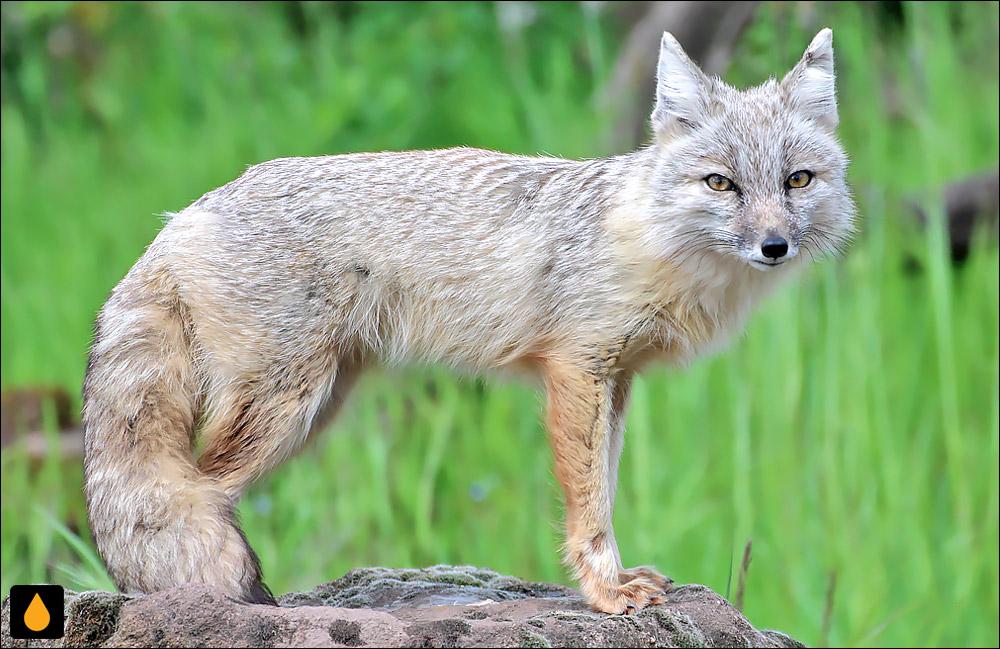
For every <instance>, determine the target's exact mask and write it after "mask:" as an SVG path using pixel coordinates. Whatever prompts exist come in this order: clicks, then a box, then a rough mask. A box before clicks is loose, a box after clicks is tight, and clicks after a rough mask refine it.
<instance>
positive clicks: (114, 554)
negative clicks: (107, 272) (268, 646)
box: [83, 261, 274, 603]
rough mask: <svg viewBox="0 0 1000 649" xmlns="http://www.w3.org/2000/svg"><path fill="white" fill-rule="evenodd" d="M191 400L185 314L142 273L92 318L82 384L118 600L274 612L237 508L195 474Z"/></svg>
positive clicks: (95, 511) (194, 394)
mask: <svg viewBox="0 0 1000 649" xmlns="http://www.w3.org/2000/svg"><path fill="white" fill-rule="evenodd" d="M200 393H201V381H200V380H199V377H198V376H197V370H196V364H195V362H194V349H193V345H192V342H191V327H190V320H189V318H188V313H187V310H186V307H185V305H184V304H183V303H182V302H181V300H180V299H179V297H178V296H177V293H176V291H175V290H174V289H173V287H172V285H171V282H170V281H169V278H168V277H167V274H166V273H165V272H155V271H153V270H151V268H150V265H149V264H148V263H147V264H145V265H144V264H143V262H142V261H140V263H139V264H137V265H136V267H135V268H133V270H132V272H130V273H129V275H128V276H127V277H126V278H125V279H124V280H122V282H121V283H120V284H119V285H118V286H117V287H116V288H115V290H114V292H113V293H112V294H111V297H110V298H109V299H108V302H107V303H106V304H105V305H104V308H103V309H102V311H101V314H100V316H99V317H98V320H97V324H96V326H95V337H94V342H93V346H92V348H91V353H90V360H89V362H88V365H87V375H86V378H85V380H84V386H83V400H84V406H83V423H84V430H85V466H86V493H87V508H88V518H89V520H90V529H91V532H92V533H93V536H94V539H95V540H96V542H97V547H98V550H99V551H100V553H101V556H102V557H103V558H104V562H105V563H106V564H107V567H108V570H109V571H110V573H111V576H112V578H113V579H114V581H115V583H116V584H117V586H118V587H119V588H120V589H121V590H122V591H123V592H126V593H149V592H153V591H157V590H163V589H165V588H170V587H173V586H178V585H181V584H186V583H206V584H211V585H213V586H216V587H218V588H220V589H222V590H223V592H225V593H226V594H227V595H229V596H231V597H234V598H237V599H240V600H243V601H247V602H258V603H274V599H273V597H272V596H271V594H270V592H268V590H267V588H266V586H264V585H263V583H262V582H261V574H260V562H259V560H258V559H257V555H256V554H255V553H254V552H253V550H252V549H251V548H250V546H249V544H248V543H247V540H246V537H245V536H244V535H243V532H242V530H240V528H239V527H238V525H237V524H236V518H235V506H236V503H234V502H232V501H231V499H230V498H229V497H228V496H227V495H226V494H225V493H224V492H223V491H222V490H221V489H219V488H218V487H217V486H216V485H215V484H214V480H213V479H212V478H210V477H208V476H205V475H203V474H202V473H201V472H199V471H198V468H197V467H196V465H195V461H194V457H193V453H192V448H191V446H192V434H193V428H194V424H195V420H196V419H197V416H198V410H199V399H200V397H199V394H200Z"/></svg>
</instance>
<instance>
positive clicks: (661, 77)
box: [650, 32, 710, 141]
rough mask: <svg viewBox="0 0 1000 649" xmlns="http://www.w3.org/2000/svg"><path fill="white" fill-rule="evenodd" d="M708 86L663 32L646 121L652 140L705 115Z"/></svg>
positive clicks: (690, 61)
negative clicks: (652, 104)
mask: <svg viewBox="0 0 1000 649" xmlns="http://www.w3.org/2000/svg"><path fill="white" fill-rule="evenodd" d="M709 88H710V83H709V80H708V78H707V77H706V76H705V73H704V72H702V71H701V69H700V68H699V67H698V66H697V65H696V64H695V63H694V61H692V60H691V59H690V58H688V55H687V54H685V53H684V50H683V49H682V48H681V44H680V43H678V42H677V39H676V38H674V37H673V35H671V34H670V32H663V40H662V41H660V61H659V63H658V64H657V66H656V107H655V108H653V114H652V116H651V117H650V121H651V122H652V125H653V133H654V134H655V135H656V139H657V140H659V141H663V140H665V139H669V137H670V136H671V135H673V134H674V133H677V132H679V131H682V130H684V129H687V128H691V127H692V126H694V125H695V124H696V123H697V120H698V119H699V118H700V116H702V115H704V114H705V107H706V105H707V103H708V94H709Z"/></svg>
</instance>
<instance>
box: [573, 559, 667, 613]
mask: <svg viewBox="0 0 1000 649" xmlns="http://www.w3.org/2000/svg"><path fill="white" fill-rule="evenodd" d="M618 578H619V581H620V582H621V583H620V584H619V585H618V586H611V587H608V588H602V589H600V590H599V592H598V594H597V595H596V596H595V597H592V598H590V606H591V607H592V608H593V609H594V610H597V611H601V612H603V613H611V614H612V615H633V614H635V613H638V612H639V611H641V610H642V609H644V608H645V607H646V606H649V605H652V606H656V605H658V604H663V603H664V601H665V599H664V595H666V593H667V591H668V590H669V589H670V585H671V584H672V583H673V580H672V579H670V578H669V577H664V576H663V575H661V574H660V573H659V572H657V571H656V570H654V569H653V568H650V567H647V566H642V567H639V568H631V569H629V570H620V571H619V572H618Z"/></svg>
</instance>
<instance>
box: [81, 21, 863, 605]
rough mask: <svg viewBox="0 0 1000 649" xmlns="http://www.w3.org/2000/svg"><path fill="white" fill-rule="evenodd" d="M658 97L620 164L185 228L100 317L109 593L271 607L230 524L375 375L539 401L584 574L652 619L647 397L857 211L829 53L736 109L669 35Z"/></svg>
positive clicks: (573, 552)
mask: <svg viewBox="0 0 1000 649" xmlns="http://www.w3.org/2000/svg"><path fill="white" fill-rule="evenodd" d="M657 79H658V83H657V97H656V107H655V109H654V111H653V114H652V127H653V134H654V138H653V142H652V144H651V145H650V146H648V147H646V148H643V149H641V150H638V151H635V152H633V153H629V154H626V155H621V156H617V157H612V158H607V159H598V160H587V161H573V160H562V159H558V158H533V157H524V156H514V155H506V154H503V153H495V152H491V151H481V150H476V149H468V148H459V149H448V150H437V151H410V152H404V153H361V154H351V155H338V156H329V157H319V158H286V159H280V160H272V161H270V162H265V163H263V164H259V165H256V166H254V167H251V168H250V169H248V170H247V171H246V173H244V174H243V175H242V176H241V177H240V178H238V179H237V180H235V181H233V182H231V183H229V184H228V185H225V186H224V187H221V188H219V189H216V190H214V191H211V192H209V193H208V194H206V195H205V196H203V197H202V198H200V199H199V200H198V201H196V202H195V203H194V204H192V205H191V206H189V207H188V208H186V209H184V210H183V211H182V212H180V213H179V214H176V215H174V216H173V217H172V218H171V219H170V221H169V222H168V223H167V224H166V226H165V227H164V228H163V230H162V231H161V232H160V234H159V235H158V236H157V237H156V239H155V240H154V241H153V243H152V244H151V245H150V246H149V248H148V249H147V251H146V253H145V254H144V255H143V256H142V258H141V259H140V260H139V261H138V262H137V263H136V264H135V266H134V267H133V268H132V269H131V271H130V272H129V273H128V275H127V276H126V277H125V278H124V279H123V280H122V281H121V283H119V284H118V286H116V287H115V289H114V290H113V291H112V293H111V296H110V297H109V299H108V301H107V303H106V304H105V305H104V307H103V309H102V311H101V313H100V316H99V317H98V320H97V324H96V327H95V329H96V330H95V337H94V343H93V348H92V350H91V355H90V362H89V364H88V369H87V375H86V379H85V381H84V413H83V415H84V425H85V428H86V492H87V502H88V507H89V516H90V524H91V530H92V532H93V534H94V538H95V539H96V541H97V546H98V548H99V550H100V552H101V555H102V556H103V557H104V560H105V562H106V563H107V566H108V568H109V570H110V573H111V575H112V576H113V578H114V580H115V582H116V583H117V585H118V586H119V588H121V589H122V590H123V591H126V592H129V593H146V592H151V591H156V590H160V589H164V588H168V587H172V586H176V585H179V584H184V583H188V582H204V583H208V584H212V585H214V586H217V587H218V588H220V589H222V590H223V591H224V592H226V593H227V594H229V595H231V596H232V597H235V598H239V599H241V600H244V601H250V602H273V598H272V597H271V595H270V593H269V592H268V591H267V589H266V587H265V586H264V585H263V583H262V581H261V571H260V564H259V562H258V560H257V557H256V555H255V554H254V553H253V550H252V549H251V548H250V546H249V544H248V543H247V540H246V538H245V537H244V535H243V533H242V531H241V530H240V528H239V526H238V524H237V521H236V518H235V508H236V504H237V502H238V501H239V499H240V498H241V496H242V495H243V493H244V491H245V490H246V488H247V486H248V485H249V484H251V483H252V482H253V481H254V480H256V479H257V478H259V477H260V476H261V475H263V474H264V473H266V472H267V471H269V470H270V469H272V468H274V467H276V466H277V465H279V464H281V463H282V462H283V461H284V460H285V459H287V458H288V457H289V456H290V455H291V454H292V453H294V452H295V451H296V449H298V448H299V447H301V446H302V444H303V443H304V442H305V441H306V440H307V439H308V438H309V436H310V435H311V434H312V433H313V432H314V431H317V430H320V429H322V428H323V427H324V425H325V424H326V423H328V422H329V420H330V419H331V418H332V417H333V416H334V415H335V414H336V411H337V409H338V407H339V406H340V405H341V404H342V403H343V401H344V399H345V397H346V395H347V392H348V390H349V389H350V387H351V384H352V383H353V382H354V380H355V379H356V378H357V376H358V375H359V373H360V372H361V371H362V370H363V369H364V368H365V367H368V366H370V365H372V364H373V363H377V362H387V363H400V362H404V361H414V360H416V361H423V362H440V363H446V364H450V365H452V366H455V367H459V368H463V369H464V370H468V371H472V372H481V371H503V370H510V371H514V372H522V373H528V374H532V375H535V376H539V377H540V378H541V379H542V381H543V383H544V385H545V387H546V391H547V394H548V398H547V428H548V433H549V439H550V443H551V446H552V449H553V451H554V454H555V474H556V477H557V479H558V480H559V482H560V483H561V485H562V487H563V488H564V491H565V504H566V528H567V540H566V546H565V554H566V560H567V563H568V565H569V566H570V567H571V568H572V570H573V573H574V576H575V577H576V579H577V580H578V582H579V584H580V586H581V588H582V590H583V592H584V594H585V595H586V597H587V599H588V601H589V602H590V604H591V605H592V606H593V607H594V608H595V609H597V610H600V611H606V612H609V613H622V612H628V611H635V610H639V609H641V608H642V607H643V606H645V605H647V604H650V603H657V602H659V601H660V600H661V596H662V593H663V592H664V591H665V589H666V588H668V586H669V583H670V582H669V580H668V579H666V578H665V577H663V576H662V575H660V573H658V572H657V571H656V570H654V569H652V568H634V569H631V570H626V569H625V568H624V567H623V565H622V562H621V558H620V557H619V554H618V546H617V543H616V542H615V534H614V530H613V529H612V523H611V518H612V510H613V507H614V499H615V490H616V486H617V470H618V458H619V454H620V452H621V448H622V443H623V435H624V420H625V410H626V406H627V403H628V396H629V386H630V384H631V381H632V378H633V376H634V375H635V372H636V371H638V370H639V369H640V368H641V366H643V365H644V364H645V363H646V362H648V361H650V360H653V359H661V360H664V361H667V362H671V363H685V362H687V361H689V360H690V359H692V358H694V357H695V356H697V355H699V354H703V353H706V352H708V351H710V350H712V349H715V348H718V347H719V346H720V345H722V344H724V343H725V341H726V340H727V339H729V338H730V337H731V336H732V335H733V334H734V333H736V332H739V331H740V330H741V329H742V327H743V324H744V321H745V320H746V317H747V316H748V314H749V313H750V311H751V309H752V307H753V306H754V305H755V304H757V303H758V302H759V301H760V299H761V298H762V297H763V296H764V295H765V294H766V293H767V292H768V291H769V290H770V289H772V288H773V287H774V286H775V285H776V284H777V283H778V282H780V281H781V280H782V278H784V277H786V276H788V275H789V274H790V273H791V272H792V271H793V269H795V268H797V267H799V266H800V265H802V264H803V259H804V258H805V257H809V258H812V257H815V256H817V255H822V254H825V253H828V252H834V251H837V250H838V249H840V248H841V247H842V245H844V243H845V242H846V241H847V240H848V238H849V236H850V234H851V231H852V220H853V216H854V206H853V203H852V201H851V198H850V194H849V191H848V188H847V186H846V184H845V180H844V175H845V170H846V165H847V160H846V157H845V155H844V153H843V151H842V149H841V147H840V145H839V144H838V143H837V140H836V138H835V136H834V129H835V127H836V124H837V106H836V99H835V92H834V73H833V50H832V33H831V32H830V30H823V31H822V32H820V33H819V34H818V35H817V36H816V38H815V39H814V40H813V42H812V43H811V44H810V45H809V48H808V49H807V51H806V54H805V55H804V56H803V58H802V60H801V61H800V62H799V64H798V65H797V66H796V67H795V68H794V69H793V70H792V71H791V72H789V73H788V75H786V76H785V78H784V79H783V80H781V81H780V82H778V81H775V80H770V81H767V82H766V83H764V84H763V85H761V86H759V87H756V88H752V89H749V90H746V91H739V90H736V89H733V88H731V87H729V86H727V85H726V84H724V83H723V82H722V81H720V80H719V79H712V78H709V77H707V76H705V75H704V74H703V73H702V72H701V71H700V70H699V69H698V67H697V66H696V65H695V64H694V63H693V62H692V61H691V60H690V59H689V58H688V57H687V56H686V55H685V54H684V52H683V51H682V49H681V47H680V45H679V44H678V43H677V41H676V40H674V38H673V37H672V36H670V35H669V34H664V37H663V42H662V44H661V50H660V61H659V65H658V69H657ZM800 170H806V171H808V172H809V173H810V174H811V176H810V177H811V178H812V180H811V182H809V183H808V184H807V185H806V186H804V187H795V188H793V187H791V186H790V185H789V182H790V181H789V180H788V179H789V178H790V174H793V173H795V172H797V171H800ZM713 174H718V175H719V176H722V177H724V180H729V181H730V182H731V187H730V188H729V189H728V190H727V191H717V190H716V189H713V188H712V186H710V184H709V183H708V182H707V180H706V179H707V178H709V177H711V176H712V175H713ZM718 182H719V183H721V181H718ZM722 185H724V183H722ZM722 185H720V186H722ZM768 237H770V238H771V239H770V240H771V241H782V242H785V243H784V244H782V245H784V246H785V248H783V249H782V254H781V255H780V256H779V257H777V258H776V257H775V256H774V253H773V252H772V254H770V255H765V254H762V250H764V249H765V248H766V246H764V244H762V242H763V241H764V240H765V239H766V238H768ZM776 237H777V238H776ZM772 250H773V248H772ZM785 250H787V252H785ZM196 436H199V437H200V444H201V446H202V448H203V450H202V451H201V453H200V455H199V456H198V457H197V458H195V456H194V454H193V450H192V449H193V448H194V445H195V438H196Z"/></svg>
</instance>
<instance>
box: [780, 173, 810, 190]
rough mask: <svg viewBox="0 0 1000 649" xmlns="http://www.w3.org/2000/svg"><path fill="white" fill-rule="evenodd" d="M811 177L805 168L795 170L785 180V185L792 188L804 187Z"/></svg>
mask: <svg viewBox="0 0 1000 649" xmlns="http://www.w3.org/2000/svg"><path fill="white" fill-rule="evenodd" d="M812 179H813V175H812V172H811V171H806V170H805V169H803V170H801V171H796V172H795V173H793V174H792V175H791V176H789V177H788V179H787V180H785V185H787V186H788V187H790V188H792V189H798V188H799V187H805V186H806V185H808V184H809V183H810V182H811V181H812Z"/></svg>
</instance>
